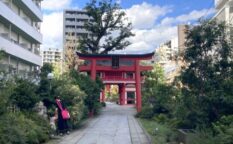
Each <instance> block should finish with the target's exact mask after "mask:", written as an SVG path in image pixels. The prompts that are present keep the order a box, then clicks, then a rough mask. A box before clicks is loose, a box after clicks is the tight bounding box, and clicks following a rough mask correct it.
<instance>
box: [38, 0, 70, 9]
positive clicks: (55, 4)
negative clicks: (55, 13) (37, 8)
mask: <svg viewBox="0 0 233 144" xmlns="http://www.w3.org/2000/svg"><path fill="white" fill-rule="evenodd" d="M71 2H72V0H43V1H42V3H41V7H42V9H45V10H62V9H64V8H67V7H69V6H70V4H71Z"/></svg>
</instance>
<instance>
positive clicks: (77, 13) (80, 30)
mask: <svg viewBox="0 0 233 144" xmlns="http://www.w3.org/2000/svg"><path fill="white" fill-rule="evenodd" d="M89 20H90V18H89V17H88V15H87V13H86V12H85V11H84V10H64V12H63V46H64V47H63V51H65V48H72V49H75V47H77V46H78V39H80V38H82V37H87V36H88V35H89V33H88V31H87V30H86V29H85V28H84V24H85V22H88V21H89Z"/></svg>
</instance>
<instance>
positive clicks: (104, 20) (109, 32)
mask: <svg viewBox="0 0 233 144" xmlns="http://www.w3.org/2000/svg"><path fill="white" fill-rule="evenodd" d="M85 10H86V11H87V14H88V16H89V17H90V18H91V20H90V21H88V22H87V23H86V24H85V29H86V30H87V31H89V32H90V33H91V35H90V36H86V37H84V38H83V39H81V40H80V45H79V49H80V50H81V51H82V52H83V53H88V52H89V51H91V53H95V54H96V53H102V54H103V53H104V54H105V53H108V52H109V51H114V50H121V49H123V48H125V47H126V46H128V45H130V42H129V41H127V40H125V39H126V38H128V37H130V36H133V34H132V32H131V29H132V25H131V23H126V20H127V19H126V18H125V12H124V11H122V10H121V8H120V6H119V5H118V4H116V3H113V2H112V0H101V1H99V2H97V0H91V2H90V3H88V4H87V5H86V7H85ZM114 35H116V36H114ZM101 50H102V51H101Z"/></svg>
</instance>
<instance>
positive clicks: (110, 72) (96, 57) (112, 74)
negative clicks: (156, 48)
mask: <svg viewBox="0 0 233 144" xmlns="http://www.w3.org/2000/svg"><path fill="white" fill-rule="evenodd" d="M77 55H78V57H79V59H81V60H84V64H83V65H81V66H79V71H81V72H87V73H89V75H90V76H91V79H92V80H95V79H96V75H98V76H99V77H100V78H101V79H102V81H103V83H104V84H105V85H107V86H109V85H110V84H117V85H119V91H120V100H119V103H120V104H121V105H124V104H127V100H128V97H127V96H126V95H127V94H126V93H127V92H126V91H136V108H137V111H138V112H140V111H141V108H142V102H141V83H142V81H143V77H141V72H142V71H147V70H152V69H153V67H152V66H142V65H140V60H149V59H152V56H153V55H154V53H148V54H137V55H136V54H82V53H79V52H77ZM129 85H131V90H130V88H129ZM132 85H133V86H134V88H132ZM100 101H105V95H104V91H103V92H102V94H101V96H100Z"/></svg>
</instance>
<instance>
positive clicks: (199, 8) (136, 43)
mask: <svg viewBox="0 0 233 144" xmlns="http://www.w3.org/2000/svg"><path fill="white" fill-rule="evenodd" d="M88 1H89V0H43V1H42V10H43V13H44V21H43V23H42V34H43V37H44V40H43V45H42V48H48V47H52V48H53V47H54V48H62V25H63V23H62V20H63V18H62V12H63V9H69V8H72V9H82V8H83V7H84V6H85V4H86V3H87V2H88ZM116 1H117V2H119V4H120V5H121V7H122V8H123V10H124V11H125V12H126V14H127V17H129V20H130V21H131V22H132V24H133V32H134V33H135V37H133V38H130V39H129V40H130V41H131V42H132V45H131V46H129V47H128V48H127V49H126V51H129V52H132V53H136V52H142V51H145V50H146V51H152V50H154V49H155V48H156V47H158V45H159V44H161V43H163V42H165V41H167V40H169V39H173V38H175V37H177V25H178V24H192V23H194V22H196V21H197V20H198V18H200V17H211V16H213V15H214V12H215V11H214V0H116Z"/></svg>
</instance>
